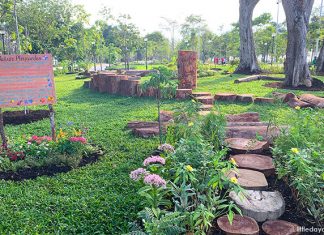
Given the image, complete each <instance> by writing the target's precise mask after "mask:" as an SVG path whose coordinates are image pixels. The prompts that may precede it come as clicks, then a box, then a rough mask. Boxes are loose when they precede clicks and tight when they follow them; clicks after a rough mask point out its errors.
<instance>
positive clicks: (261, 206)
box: [229, 190, 285, 222]
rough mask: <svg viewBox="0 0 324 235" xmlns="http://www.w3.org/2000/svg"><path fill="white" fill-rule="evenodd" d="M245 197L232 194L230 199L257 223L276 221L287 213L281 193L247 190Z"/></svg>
mask: <svg viewBox="0 0 324 235" xmlns="http://www.w3.org/2000/svg"><path fill="white" fill-rule="evenodd" d="M244 195H245V196H243V195H241V194H240V195H238V194H237V193H236V192H234V191H232V192H230V194H229V196H230V198H231V199H232V200H233V201H234V202H235V203H236V204H237V206H238V207H239V208H240V209H241V211H242V213H243V215H246V216H249V217H251V218H253V219H255V220H256V221H257V222H264V221H266V220H275V219H278V218H279V217H280V216H282V215H283V213H284V212H285V201H284V199H283V197H282V195H281V193H280V192H278V191H275V192H267V191H252V190H246V191H245V192H244Z"/></svg>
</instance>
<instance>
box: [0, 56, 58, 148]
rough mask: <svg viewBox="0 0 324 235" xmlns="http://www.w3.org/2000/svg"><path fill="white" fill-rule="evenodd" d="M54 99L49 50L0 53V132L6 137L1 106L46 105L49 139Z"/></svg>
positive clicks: (3, 139) (3, 140)
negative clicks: (28, 52)
mask: <svg viewBox="0 0 324 235" xmlns="http://www.w3.org/2000/svg"><path fill="white" fill-rule="evenodd" d="M55 103H56V95H55V86H54V73H53V61H52V56H51V55H50V54H37V55H0V134H1V138H2V142H3V145H4V146H6V138H5V134H4V127H3V115H2V113H1V108H5V107H26V106H36V105H48V107H49V110H50V122H51V131H52V137H53V140H55V139H56V135H55V121H54V109H53V104H55Z"/></svg>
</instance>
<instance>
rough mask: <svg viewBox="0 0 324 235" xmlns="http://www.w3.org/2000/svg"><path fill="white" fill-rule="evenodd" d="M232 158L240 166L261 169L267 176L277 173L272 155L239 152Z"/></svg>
mask: <svg viewBox="0 0 324 235" xmlns="http://www.w3.org/2000/svg"><path fill="white" fill-rule="evenodd" d="M232 158H233V159H234V160H235V162H236V164H237V166H238V168H243V169H249V170H255V171H260V172H262V173H263V174H264V175H265V176H270V175H273V174H275V166H274V164H273V159H272V158H271V157H268V156H265V155H259V154H239V155H235V156H232Z"/></svg>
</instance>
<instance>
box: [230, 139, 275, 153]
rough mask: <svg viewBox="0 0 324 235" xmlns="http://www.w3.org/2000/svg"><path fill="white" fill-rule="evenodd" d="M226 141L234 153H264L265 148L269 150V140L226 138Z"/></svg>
mask: <svg viewBox="0 0 324 235" xmlns="http://www.w3.org/2000/svg"><path fill="white" fill-rule="evenodd" d="M225 143H226V144H227V145H228V147H229V148H230V149H231V150H232V152H233V153H255V154H259V153H262V152H263V151H264V150H269V143H268V142H267V141H258V140H255V139H244V138H230V139H226V140H225Z"/></svg>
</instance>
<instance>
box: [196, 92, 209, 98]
mask: <svg viewBox="0 0 324 235" xmlns="http://www.w3.org/2000/svg"><path fill="white" fill-rule="evenodd" d="M192 96H193V97H202V96H212V94H211V93H210V92H192Z"/></svg>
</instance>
